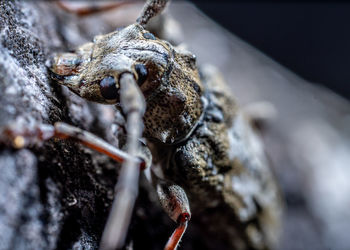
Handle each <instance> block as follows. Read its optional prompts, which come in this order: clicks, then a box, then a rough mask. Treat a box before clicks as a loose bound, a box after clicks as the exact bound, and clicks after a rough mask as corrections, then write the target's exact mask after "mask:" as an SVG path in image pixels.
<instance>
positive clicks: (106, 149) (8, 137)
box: [0, 122, 146, 169]
mask: <svg viewBox="0 0 350 250" xmlns="http://www.w3.org/2000/svg"><path fill="white" fill-rule="evenodd" d="M51 138H60V139H73V140H75V141H77V142H79V143H81V144H83V145H85V146H87V147H89V148H91V149H94V150H96V151H97V152H100V153H102V154H104V155H107V156H109V157H111V158H112V159H114V160H116V161H117V162H120V163H123V162H124V161H126V160H128V159H132V160H134V161H136V162H137V164H138V165H139V166H140V168H141V169H144V168H146V161H145V159H141V158H138V157H132V156H131V155H129V154H127V153H125V152H124V151H122V150H120V149H118V148H116V147H114V146H113V145H111V144H109V143H108V142H106V141H104V140H102V139H101V138H99V137H98V136H96V135H94V134H92V133H90V132H87V131H85V130H82V129H80V128H77V127H74V126H71V125H68V124H66V123H63V122H56V123H55V125H54V126H52V125H48V124H34V125H32V126H22V125H20V124H15V123H14V124H10V125H8V126H6V127H3V128H2V129H1V130H0V143H2V144H6V145H8V146H11V147H14V148H18V149H19V148H23V147H27V146H32V145H38V144H41V143H42V142H44V141H46V140H49V139H51Z"/></svg>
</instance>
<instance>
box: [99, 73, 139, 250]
mask: <svg viewBox="0 0 350 250" xmlns="http://www.w3.org/2000/svg"><path fill="white" fill-rule="evenodd" d="M120 92H121V95H120V98H121V107H122V109H123V111H124V113H125V114H126V115H127V124H126V129H127V132H128V139H127V153H128V154H129V155H131V156H135V155H137V154H138V151H139V140H138V138H140V137H141V134H142V129H143V125H142V117H143V114H144V111H145V100H144V98H143V95H142V93H141V91H140V89H139V88H138V86H137V83H136V81H135V78H134V76H133V75H132V74H130V73H124V74H122V75H121V77H120ZM139 174H140V168H139V167H138V165H137V162H136V161H134V160H133V159H132V158H129V159H128V160H126V161H125V162H124V163H123V165H122V169H121V171H120V173H119V177H118V183H117V185H116V187H115V199H114V202H113V205H112V209H111V211H110V213H109V217H108V220H107V224H106V227H105V229H104V232H103V235H102V240H101V244H100V249H101V250H102V249H103V250H106V249H108V250H109V249H116V248H121V247H122V246H123V244H124V241H125V237H126V233H127V229H128V226H129V223H130V219H131V215H132V211H133V207H134V203H135V200H136V197H137V194H138V180H139Z"/></svg>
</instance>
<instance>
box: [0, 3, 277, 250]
mask: <svg viewBox="0 0 350 250" xmlns="http://www.w3.org/2000/svg"><path fill="white" fill-rule="evenodd" d="M166 3H167V1H166V0H149V1H148V2H147V3H146V5H145V6H144V9H143V11H142V12H141V15H140V17H139V18H138V19H137V21H136V23H134V24H131V25H129V26H127V27H125V28H123V29H121V30H117V31H114V32H112V33H109V34H105V35H100V36H96V37H95V38H94V41H93V42H90V43H86V44H84V45H82V46H80V47H79V48H77V49H76V50H75V51H74V52H70V53H59V54H56V55H54V56H53V57H52V58H51V60H50V63H49V69H50V72H51V77H52V79H54V80H55V81H56V82H57V83H59V84H61V85H64V86H66V87H68V88H69V89H70V90H71V91H72V92H74V93H75V94H77V95H78V96H80V97H82V98H84V99H86V100H88V101H93V102H98V103H103V104H109V105H116V108H117V109H118V110H120V111H121V112H122V113H123V114H124V115H125V116H126V118H127V125H126V129H127V132H128V140H127V143H126V148H127V150H126V152H123V151H121V150H119V149H117V148H115V147H113V146H112V145H109V144H108V143H106V142H105V141H103V140H101V139H99V138H98V137H96V136H94V135H92V134H90V133H89V132H87V131H82V130H80V129H78V128H74V127H72V126H70V125H67V124H64V123H56V124H55V126H51V125H40V126H39V125H38V126H36V127H35V128H32V129H31V130H30V131H24V132H23V131H17V130H16V129H15V128H9V129H7V130H6V131H4V132H3V133H4V134H6V135H7V136H8V137H11V138H12V140H11V141H12V144H13V146H15V147H23V146H26V145H28V144H30V143H35V142H36V141H41V140H46V139H49V138H52V137H60V138H75V139H77V140H78V141H79V142H81V143H83V144H85V145H87V146H89V147H91V148H93V149H95V150H97V151H99V152H101V153H104V154H106V155H108V156H110V157H112V158H113V159H115V160H117V161H119V162H122V163H123V165H122V169H121V171H120V175H119V178H118V183H117V185H116V194H115V196H116V197H115V199H114V203H113V205H112V209H111V212H110V216H109V219H108V221H107V224H106V227H105V230H104V233H103V236H102V240H101V244H100V248H101V249H115V248H116V247H118V248H119V247H122V246H123V244H124V239H125V236H126V228H127V227H128V224H129V222H130V217H131V211H132V208H133V205H134V202H135V199H136V196H137V183H138V178H139V171H140V169H145V171H148V176H149V179H150V181H151V182H152V183H153V185H154V186H155V189H156V191H157V194H158V197H159V200H160V203H161V205H162V207H163V208H164V210H165V212H166V213H167V214H168V215H169V217H170V218H171V219H173V220H174V221H175V222H177V223H178V226H177V228H176V229H175V231H174V233H173V235H172V236H171V237H170V239H169V241H168V243H167V245H166V246H165V249H176V248H177V246H178V243H179V241H180V240H181V237H182V235H183V233H184V232H185V230H186V227H187V224H188V221H189V220H190V217H191V211H190V205H191V208H192V209H191V210H192V211H194V213H195V216H198V217H203V218H205V220H206V222H205V224H207V225H215V224H218V225H220V226H219V227H212V228H211V227H209V228H207V229H206V230H208V231H209V232H213V231H215V230H216V229H217V228H221V229H220V232H219V233H220V236H219V238H220V239H221V240H222V241H223V242H224V243H225V244H226V245H228V246H230V247H232V248H234V249H269V248H273V247H274V246H275V245H276V243H277V241H278V234H279V231H280V227H279V226H280V216H281V211H282V202H281V198H280V194H279V190H278V185H277V183H276V181H275V178H274V176H273V173H272V171H271V169H270V168H269V165H268V161H267V158H266V156H265V154H264V150H263V145H262V142H261V140H260V139H259V137H258V135H257V134H256V132H255V131H254V129H253V128H252V127H251V124H250V123H249V121H248V119H247V118H246V117H245V116H244V114H242V112H241V111H240V110H239V108H238V106H237V104H236V102H235V101H234V99H233V98H232V97H231V95H230V94H229V91H228V90H227V87H226V85H225V83H224V81H223V80H222V79H221V78H220V74H219V73H218V71H217V70H216V69H215V68H213V67H212V66H206V67H202V68H198V67H197V65H196V57H195V56H194V55H193V54H192V53H190V52H188V51H185V50H183V49H181V48H179V47H174V46H172V45H171V44H170V43H169V42H167V41H165V40H161V39H159V38H157V37H155V36H154V35H153V34H152V33H150V32H149V31H147V30H146V28H145V26H146V24H147V23H148V21H149V20H150V19H151V18H152V17H154V16H156V15H158V14H159V13H160V12H161V11H162V10H163V9H164V7H165V6H166ZM143 125H144V130H143V131H142V128H143ZM142 136H143V137H145V138H146V140H147V143H146V144H145V145H143V144H140V142H139V140H138V139H139V138H140V137H142Z"/></svg>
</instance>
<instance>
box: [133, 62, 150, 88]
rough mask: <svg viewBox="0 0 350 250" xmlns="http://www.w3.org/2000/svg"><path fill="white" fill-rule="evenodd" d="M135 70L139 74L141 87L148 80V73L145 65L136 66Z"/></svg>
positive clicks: (138, 82)
mask: <svg viewBox="0 0 350 250" xmlns="http://www.w3.org/2000/svg"><path fill="white" fill-rule="evenodd" d="M135 70H136V73H137V77H138V78H137V84H138V85H139V86H141V85H142V84H143V83H144V82H145V81H146V79H147V76H148V71H147V68H146V66H145V65H144V64H136V65H135Z"/></svg>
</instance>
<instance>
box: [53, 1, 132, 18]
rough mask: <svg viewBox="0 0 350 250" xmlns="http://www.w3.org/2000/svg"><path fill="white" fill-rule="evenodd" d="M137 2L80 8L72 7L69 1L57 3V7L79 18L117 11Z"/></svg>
mask: <svg viewBox="0 0 350 250" xmlns="http://www.w3.org/2000/svg"><path fill="white" fill-rule="evenodd" d="M134 2H136V1H135V0H134V1H133V0H129V1H119V2H113V3H108V4H107V3H104V4H103V5H96V3H95V5H94V3H92V4H93V5H90V6H80V7H74V6H72V5H71V3H68V2H67V1H62V0H60V1H57V5H58V6H59V7H60V8H61V9H63V10H65V11H67V12H69V13H74V14H76V15H78V16H88V15H91V14H96V13H100V12H103V11H108V10H111V9H117V8H119V7H121V6H123V5H127V4H132V3H134Z"/></svg>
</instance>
